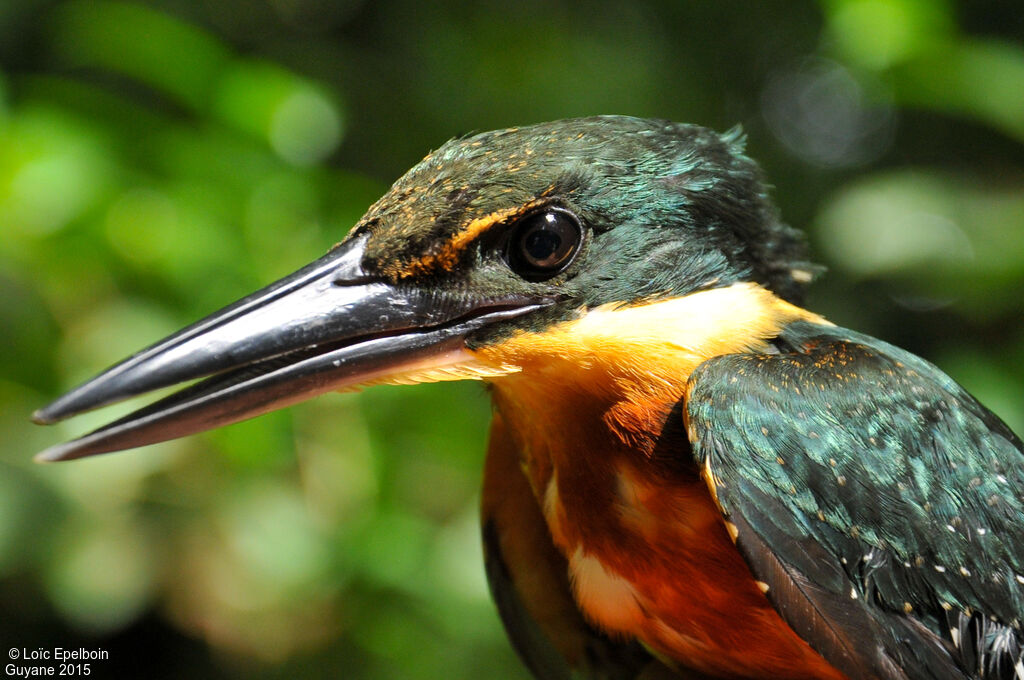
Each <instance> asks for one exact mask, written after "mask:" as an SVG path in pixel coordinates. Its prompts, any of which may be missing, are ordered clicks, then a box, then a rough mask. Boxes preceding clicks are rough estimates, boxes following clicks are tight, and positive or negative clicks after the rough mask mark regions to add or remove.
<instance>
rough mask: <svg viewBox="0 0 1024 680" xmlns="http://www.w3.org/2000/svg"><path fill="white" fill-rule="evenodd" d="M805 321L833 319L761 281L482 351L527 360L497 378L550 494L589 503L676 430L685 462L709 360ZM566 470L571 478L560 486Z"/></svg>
mask: <svg viewBox="0 0 1024 680" xmlns="http://www.w3.org/2000/svg"><path fill="white" fill-rule="evenodd" d="M797 320H810V321H815V322H818V323H827V322H825V321H824V320H823V319H822V318H821V317H819V316H817V315H815V314H811V313H810V312H808V311H806V310H804V309H801V308H799V307H796V306H794V305H791V304H789V303H788V302H785V301H783V300H781V299H780V298H778V297H777V296H775V295H774V294H772V293H771V292H769V291H767V290H765V289H764V288H762V287H761V286H758V285H756V284H753V283H739V284H734V285H731V286H728V287H724V288H715V289H710V290H704V291H700V292H696V293H692V294H690V295H686V296H683V297H678V298H670V299H665V300H657V301H651V302H646V303H641V304H636V305H631V306H623V305H618V306H615V305H606V306H602V307H599V308H596V309H592V310H589V311H587V312H586V313H585V314H583V315H582V316H580V317H579V318H576V319H573V320H570V321H566V322H562V323H559V324H556V325H554V326H551V327H548V328H546V329H543V330H540V331H534V332H528V331H522V332H520V333H518V334H516V335H513V336H512V337H510V338H508V339H506V340H504V341H502V342H500V343H498V344H495V345H491V346H487V347H481V348H479V349H475V350H472V352H473V354H474V355H475V356H476V357H477V359H478V360H479V361H480V362H481V363H482V364H489V365H496V366H505V367H509V366H512V367H515V368H516V369H517V370H515V372H510V373H505V374H503V375H499V376H495V377H492V378H488V381H489V382H490V383H491V384H492V385H493V388H494V390H493V396H494V400H495V405H496V407H497V409H498V410H499V412H500V413H501V415H502V417H503V419H504V421H505V423H506V425H507V426H508V430H509V432H510V433H511V436H512V437H513V439H514V444H515V446H516V448H517V449H518V451H519V452H520V456H521V463H522V465H523V466H524V469H525V470H526V472H527V475H528V477H529V478H530V482H531V485H532V486H533V489H534V493H535V494H536V495H537V498H538V500H539V501H540V502H541V503H542V505H543V504H545V500H546V498H547V503H548V504H550V503H551V500H550V497H551V492H549V489H551V488H554V486H561V487H562V488H563V489H566V488H569V487H570V486H571V487H572V488H573V489H575V490H576V492H577V493H580V494H584V495H585V496H586V495H587V494H589V497H587V498H580V499H578V502H577V503H573V505H576V506H578V507H580V508H581V509H586V508H594V507H597V506H599V505H603V503H602V502H601V498H599V496H607V495H609V494H614V493H615V492H616V490H615V489H616V485H617V483H618V482H617V480H619V479H620V478H621V474H620V473H621V470H622V469H623V466H626V467H633V466H637V465H640V466H642V467H644V469H646V470H648V471H649V470H652V469H653V468H652V467H651V463H652V462H653V463H655V467H657V464H658V463H659V459H661V458H662V457H661V456H659V455H658V450H659V445H660V444H662V443H664V441H665V440H666V438H670V439H673V440H679V441H673V442H672V443H673V448H675V449H676V452H675V458H676V461H675V462H676V463H677V464H678V462H679V461H678V459H679V458H680V456H679V454H678V452H679V451H682V450H685V447H686V436H685V432H684V431H683V427H682V425H683V423H682V417H681V414H680V413H679V409H680V408H681V402H682V399H683V395H684V392H685V390H686V381H687V379H688V378H689V376H690V374H691V373H692V371H693V370H694V369H695V368H696V367H697V366H698V365H699V364H701V363H702V362H704V361H706V360H708V359H710V358H712V357H714V356H718V355H723V354H735V353H742V352H760V351H765V350H766V349H767V347H768V343H769V341H770V340H771V339H772V338H774V337H776V336H777V335H778V334H779V332H780V330H781V329H782V328H783V327H784V326H785V325H786V324H788V323H791V322H794V321H797ZM673 414H675V415H673ZM676 416H678V418H677V417H676ZM676 421H678V422H676ZM679 447H682V448H679ZM554 478H557V479H558V480H561V483H560V484H557V485H553V484H552V479H554ZM570 480H571V481H570ZM563 495H564V494H563ZM563 500H565V499H563ZM549 523H550V518H549ZM570 524H573V525H575V524H576V523H575V522H570Z"/></svg>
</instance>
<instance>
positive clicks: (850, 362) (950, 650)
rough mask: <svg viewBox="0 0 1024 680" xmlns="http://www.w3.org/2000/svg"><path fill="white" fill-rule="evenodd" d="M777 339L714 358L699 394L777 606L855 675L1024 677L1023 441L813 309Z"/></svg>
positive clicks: (695, 419) (697, 431) (712, 456)
mask: <svg viewBox="0 0 1024 680" xmlns="http://www.w3.org/2000/svg"><path fill="white" fill-rule="evenodd" d="M777 346H778V348H779V350H780V352H779V353H778V354H760V355H755V354H749V355H733V356H723V357H718V358H715V359H712V360H710V361H708V362H706V363H705V364H703V365H702V366H701V367H699V368H698V369H697V371H695V372H694V373H693V375H692V376H691V378H690V382H689V401H688V417H689V421H688V424H689V428H690V432H691V438H692V439H693V444H694V453H695V455H696V456H697V458H698V459H699V461H700V462H701V463H702V464H704V465H706V466H707V467H708V469H709V470H710V471H711V472H712V474H713V476H714V478H715V479H717V480H718V482H719V485H718V486H717V487H716V493H717V498H718V501H719V503H720V505H721V507H722V509H723V511H724V512H725V513H726V514H727V516H728V517H729V519H730V521H732V522H733V523H734V524H735V525H736V526H737V530H738V535H737V545H738V547H739V549H740V551H741V552H742V553H743V554H744V556H745V558H746V559H747V561H748V562H749V563H750V565H751V568H752V571H753V572H754V574H755V576H756V577H757V578H759V579H761V580H764V581H765V582H766V583H768V584H769V591H768V596H769V598H770V599H771V600H772V601H773V603H774V604H775V606H776V608H777V609H778V610H779V611H780V613H782V614H783V617H784V618H785V619H786V620H787V622H788V623H789V624H790V625H791V626H792V627H793V628H794V629H795V630H796V631H797V632H798V633H799V634H801V636H803V637H804V638H805V639H807V640H808V641H810V642H811V644H812V645H814V646H815V648H816V649H818V650H819V651H820V652H821V653H822V654H823V655H824V656H825V657H826V658H827V659H829V661H830V662H831V663H833V664H834V665H835V666H837V667H838V668H840V669H842V670H843V671H844V672H845V673H847V674H848V675H849V676H850V677H852V678H860V677H873V676H877V677H885V678H908V679H915V680H916V679H924V678H950V677H975V678H1000V679H1009V678H1014V677H1016V678H1018V679H1019V678H1021V677H1024V672H1022V669H1021V668H1020V665H1019V664H1020V662H1021V645H1022V644H1024V637H1022V634H1021V630H1020V621H1021V619H1022V618H1024V453H1022V445H1021V442H1020V440H1019V439H1018V438H1017V437H1016V436H1015V435H1014V434H1013V433H1012V432H1011V431H1010V430H1009V429H1008V428H1007V427H1006V425H1005V424H1003V423H1002V422H1001V421H1000V420H999V419H998V418H997V417H996V416H994V415H993V414H992V413H991V412H989V411H988V410H986V409H985V408H984V407H983V406H981V405H980V404H979V403H978V402H977V401H976V400H975V399H974V398H973V397H971V396H970V395H969V394H967V393H966V392H965V391H964V390H963V389H962V388H961V387H960V386H959V385H957V384H956V383H955V382H954V381H952V380H951V379H950V378H949V377H948V376H946V375H945V374H943V373H942V372H941V371H939V370H938V369H937V368H936V367H934V366H933V365H931V364H929V363H928V362H926V361H924V360H922V359H920V358H918V357H915V356H913V355H911V354H909V353H907V352H904V351H902V350H900V349H898V348H896V347H893V346H891V345H888V344H886V343H884V342H881V341H879V340H875V339H874V338H870V337H868V336H864V335H861V334H858V333H855V332H852V331H848V330H844V329H839V328H830V327H822V326H817V325H814V324H808V323H803V322H801V323H796V324H793V325H791V326H790V327H789V328H788V329H787V330H786V331H785V332H784V333H783V335H782V336H781V337H780V338H779V341H778V342H777ZM1015 666H1016V668H1015Z"/></svg>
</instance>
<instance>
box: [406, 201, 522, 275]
mask: <svg viewBox="0 0 1024 680" xmlns="http://www.w3.org/2000/svg"><path fill="white" fill-rule="evenodd" d="M541 204H542V201H540V200H534V201H530V202H528V203H524V204H523V205H517V206H513V207H511V208H504V209H502V210H496V211H494V212H492V213H488V214H486V215H483V216H482V217H477V218H475V219H473V220H470V221H469V222H467V223H466V224H465V225H464V226H463V227H462V229H460V230H459V231H457V232H455V234H453V235H452V236H451V237H450V238H449V239H448V241H447V242H445V243H444V244H443V245H442V246H441V247H440V249H438V250H436V251H435V252H429V253H427V254H425V255H421V256H420V257H418V258H416V259H415V260H412V261H410V262H408V263H405V264H404V265H403V264H399V265H398V266H397V267H395V268H394V269H393V270H392V271H390V272H388V273H389V274H391V275H393V276H394V277H395V278H398V279H405V278H408V277H410V276H416V275H419V274H427V273H429V272H432V271H437V270H438V269H441V270H444V271H451V270H453V269H454V268H455V265H456V264H457V263H458V261H459V255H461V254H462V252H463V251H464V250H465V249H466V248H467V247H468V246H469V245H470V244H471V243H472V242H473V241H474V240H476V238H477V237H478V236H480V234H482V233H484V232H485V231H487V230H488V229H490V228H491V227H493V226H495V225H497V224H503V223H505V222H507V221H508V220H509V219H511V218H513V217H518V216H520V215H522V214H524V213H527V212H529V211H530V210H533V209H534V208H536V207H537V206H539V205H541Z"/></svg>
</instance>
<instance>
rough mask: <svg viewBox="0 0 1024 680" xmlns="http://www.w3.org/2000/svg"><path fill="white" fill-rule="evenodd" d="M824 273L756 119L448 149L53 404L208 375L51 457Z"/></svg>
mask: <svg viewBox="0 0 1024 680" xmlns="http://www.w3.org/2000/svg"><path fill="white" fill-rule="evenodd" d="M812 272H813V268H812V266H811V265H809V264H808V263H807V262H806V261H805V259H804V251H803V245H802V241H801V239H800V237H799V233H798V232H796V231H795V230H793V229H791V228H790V227H788V226H786V225H785V224H783V223H782V222H781V221H780V220H779V217H778V215H777V213H776V211H775V209H774V207H773V206H772V204H771V203H770V201H769V199H768V197H767V194H766V190H765V188H764V186H763V184H762V182H761V179H760V172H759V170H758V168H757V166H756V165H755V164H754V163H753V162H752V161H751V160H750V159H748V158H747V157H746V156H745V155H744V153H743V140H742V137H741V135H740V134H739V133H738V132H730V133H727V134H725V135H720V134H717V133H715V132H712V131H710V130H707V129H704V128H700V127H696V126H690V125H682V124H676V123H670V122H666V121H653V120H643V119H636V118H628V117H619V116H604V117H594V118H584V119H573V120H564V121H557V122H552V123H545V124H541V125H534V126H530V127H523V128H510V129H505V130H498V131H494V132H487V133H483V134H477V135H472V136H467V137H464V138H461V139H456V140H452V141H450V142H448V143H447V144H445V145H444V146H442V147H441V148H440V149H438V150H437V151H435V152H433V153H431V154H429V155H428V156H427V157H426V158H424V159H423V160H422V161H421V162H420V163H418V164H417V165H416V166H415V167H413V168H412V169H411V170H410V171H409V172H408V173H406V174H405V175H404V176H403V177H401V178H400V179H399V180H398V181H397V182H396V183H395V184H394V186H392V187H391V189H390V190H389V191H388V192H387V193H386V194H385V195H384V196H383V197H382V198H381V199H380V200H378V201H377V202H376V203H375V204H374V205H373V206H371V207H370V209H369V210H368V212H367V213H366V215H365V216H364V217H363V218H362V219H361V220H360V221H359V223H358V224H357V225H356V226H355V228H354V229H353V230H352V232H351V233H350V234H349V235H348V237H347V238H346V239H345V240H344V241H342V242H341V243H339V244H338V245H336V246H335V247H334V248H332V249H331V250H330V251H329V252H328V253H327V254H326V255H325V256H324V257H322V258H320V259H318V260H316V261H314V262H313V263H311V264H309V265H308V266H306V267H304V268H303V269H301V270H299V271H297V272H295V273H294V274H291V275H290V276H287V277H285V278H283V279H281V280H280V281H277V282H276V283H273V284H271V285H270V286H268V287H266V288H264V289H262V290H260V291H258V292H256V293H253V294H252V295H250V296H248V297H246V298H244V299H242V300H240V301H238V302H236V303H234V304H232V305H230V306H228V307H226V308H224V309H223V310H221V311H218V312H216V313H214V314H212V315H210V316H209V317H207V318H205V319H203V320H201V321H199V322H197V323H195V324H193V325H191V326H189V327H187V328H185V329H183V330H181V331H179V332H178V333H176V334H174V335H172V336H170V337H168V338H166V339H164V340H162V341H160V342H158V343H156V344H154V345H153V346H151V347H149V348H147V349H145V350H142V351H141V352H139V353H138V354H135V355H134V356H132V357H130V358H128V359H126V360H125V361H123V362H121V363H119V364H117V365H115V366H113V367H111V368H110V369H108V370H107V371H105V372H104V373H102V374H100V375H99V376H97V377H96V378H93V379H92V380H90V381H88V382H86V383H84V384H83V385H81V386H79V387H77V388H76V389H74V390H72V391H71V392H69V393H67V394H66V395H64V396H62V397H60V398H59V399H57V400H56V401H54V402H53V403H51V404H50V405H48V406H46V407H45V408H43V409H40V410H39V411H37V412H36V414H35V416H34V418H35V420H36V421H37V422H39V423H53V422H57V421H59V420H62V419H64V418H67V417H70V416H72V415H75V414H77V413H81V412H83V411H87V410H91V409H94V408H98V407H100V406H104V405H106V404H110V403H113V402H116V401H120V400H122V399H125V398H128V397H132V396H136V395H139V394H143V393H145V392H149V391H151V390H155V389H158V388H162V387H167V386H170V385H175V384H178V383H182V382H185V381H189V380H194V379H196V378H205V379H204V380H202V381H200V382H198V383H195V384H193V385H191V386H189V387H186V388H184V389H183V390H181V391H179V392H177V393H175V394H172V395H171V396H169V397H166V398H164V399H161V400H159V401H157V402H154V403H153V404H151V405H149V406H146V407H143V408H141V409H139V410H138V411H135V412H134V413H131V414H129V415H128V416H125V417H124V418H121V419H120V420H117V421H115V422H112V423H110V424H109V425H106V426H104V427H101V428H99V429H98V430H96V431H94V432H92V433H90V434H87V435H85V436H83V437H81V438H79V439H76V440H74V441H71V442H68V443H66V444H60V445H58V446H55V447H52V448H50V449H48V450H46V451H44V452H43V453H41V454H40V455H39V459H41V460H64V459H71V458H79V457H82V456H88V455H93V454H97V453H104V452H109V451H116V450H121V449H125V448H133V447H137V446H143V445H146V444H150V443H155V442H158V441H164V440H167V439H173V438H177V437H181V436H185V435H188V434H193V433H196V432H200V431H204V430H208V429H211V428H214V427H218V426H221V425H226V424H228V423H232V422H237V421H239V420H243V419H245V418H250V417H253V416H255V415H259V414H261V413H266V412H268V411H270V410H274V409H277V408H281V407H283V406H287V405H290V404H294V403H296V402H299V401H303V400H305V399H308V398H310V397H313V396H316V395H318V394H321V393H324V392H328V391H333V390H340V389H347V388H352V387H355V386H361V385H366V384H372V383H379V382H419V381H425V380H445V379H460V378H484V379H499V378H500V377H501V376H503V375H507V374H511V373H515V372H519V371H521V370H522V369H523V366H522V365H521V364H522V362H520V361H517V360H516V358H515V357H512V356H510V355H502V353H500V352H493V351H492V352H490V353H487V352H486V350H487V349H488V348H491V349H493V348H495V347H501V346H502V344H503V343H505V342H506V341H507V340H508V339H509V338H512V337H517V336H522V335H523V334H530V335H534V336H542V335H543V334H544V333H545V332H547V330H548V329H551V328H555V327H557V326H559V324H564V323H566V322H571V321H572V320H574V319H579V318H582V317H584V316H586V315H587V314H588V313H590V312H591V311H592V310H595V309H607V308H608V307H609V306H612V307H629V306H635V305H642V304H648V303H651V302H652V301H657V300H666V299H675V298H681V297H685V296H688V295H691V294H693V293H695V292H699V291H703V290H711V289H718V288H727V287H729V286H733V285H735V284H739V283H749V284H751V285H755V286H757V287H758V288H760V289H764V290H767V291H770V292H771V293H772V294H773V295H775V296H777V297H778V298H780V299H783V300H789V301H797V300H798V299H799V297H800V295H801V292H802V289H803V287H804V285H805V284H806V283H807V282H808V281H809V280H810V279H811V274H812Z"/></svg>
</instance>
